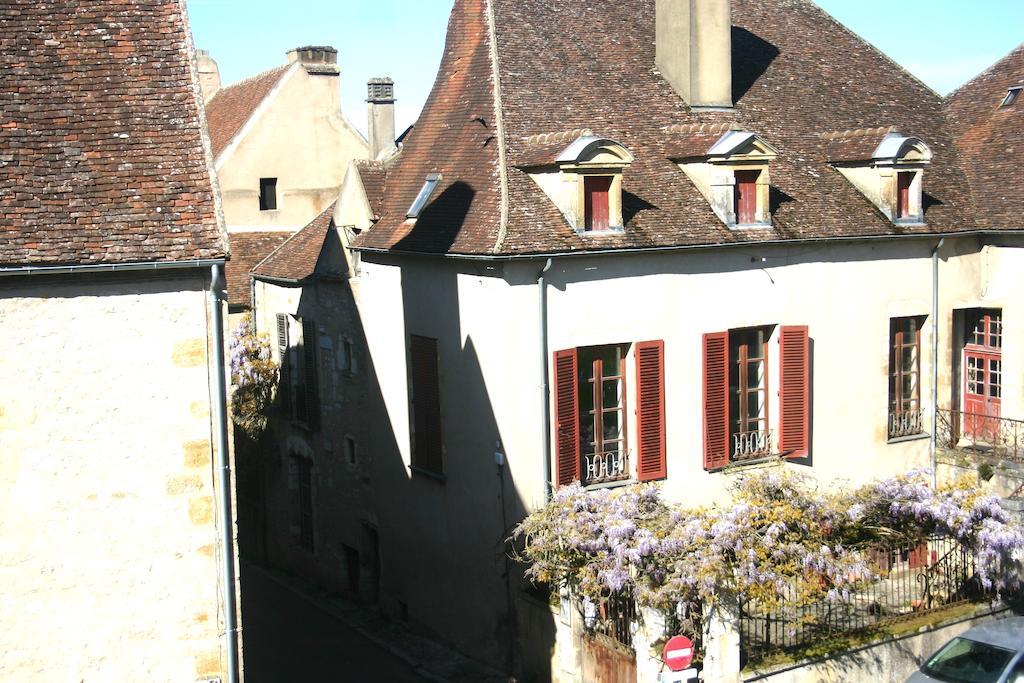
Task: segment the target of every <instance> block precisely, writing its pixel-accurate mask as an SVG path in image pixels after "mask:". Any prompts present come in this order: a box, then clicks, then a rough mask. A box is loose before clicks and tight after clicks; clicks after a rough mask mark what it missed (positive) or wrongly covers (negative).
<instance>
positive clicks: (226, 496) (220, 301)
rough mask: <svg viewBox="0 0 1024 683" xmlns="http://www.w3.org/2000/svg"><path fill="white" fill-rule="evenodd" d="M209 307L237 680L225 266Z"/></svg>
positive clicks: (230, 641) (231, 669)
mask: <svg viewBox="0 0 1024 683" xmlns="http://www.w3.org/2000/svg"><path fill="white" fill-rule="evenodd" d="M210 307H211V308H212V309H213V358H214V363H213V387H214V397H213V413H214V420H213V428H214V431H215V432H216V437H217V483H218V485H219V491H218V493H217V495H218V500H217V503H218V504H219V507H220V544H221V549H220V551H221V552H220V557H221V562H222V564H223V566H222V568H221V571H222V574H223V577H224V635H225V637H226V638H227V643H226V646H227V651H228V671H227V673H228V680H227V681H226V683H238V621H237V613H238V608H237V605H236V604H235V546H234V539H233V538H232V536H231V529H232V526H233V523H232V520H233V515H232V514H231V465H230V463H229V462H228V412H227V405H228V403H227V401H228V394H227V385H226V382H225V380H224V373H225V366H224V267H223V265H221V264H219V263H218V264H215V265H214V266H213V267H212V268H211V269H210Z"/></svg>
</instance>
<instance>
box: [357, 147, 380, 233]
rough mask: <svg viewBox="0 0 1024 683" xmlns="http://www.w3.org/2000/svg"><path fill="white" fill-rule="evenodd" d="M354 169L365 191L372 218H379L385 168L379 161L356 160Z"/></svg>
mask: <svg viewBox="0 0 1024 683" xmlns="http://www.w3.org/2000/svg"><path fill="white" fill-rule="evenodd" d="M356 170H358V171H359V178H360V180H361V181H362V183H363V191H364V192H366V201H367V202H368V203H369V204H370V210H371V211H372V212H373V219H374V220H380V216H381V213H382V211H383V209H384V183H385V181H386V180H387V169H386V168H385V166H384V164H383V163H382V162H380V161H367V160H365V159H360V160H358V161H356Z"/></svg>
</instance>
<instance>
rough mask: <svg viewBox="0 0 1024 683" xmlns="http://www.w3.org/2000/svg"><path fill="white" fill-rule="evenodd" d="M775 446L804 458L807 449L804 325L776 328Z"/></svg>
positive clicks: (808, 355) (808, 407)
mask: <svg viewBox="0 0 1024 683" xmlns="http://www.w3.org/2000/svg"><path fill="white" fill-rule="evenodd" d="M779 347H780V348H779V354H780V355H779V405H780V406H781V409H780V417H779V432H780V434H779V449H780V450H782V451H783V452H785V451H792V452H791V453H790V454H789V455H788V456H786V457H789V458H806V457H807V454H808V453H809V451H810V445H811V444H810V428H811V345H810V339H809V338H808V335H807V326H806V325H799V326H792V327H783V328H782V329H781V330H780V331H779Z"/></svg>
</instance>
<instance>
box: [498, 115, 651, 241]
mask: <svg viewBox="0 0 1024 683" xmlns="http://www.w3.org/2000/svg"><path fill="white" fill-rule="evenodd" d="M586 133H587V134H582V133H577V134H576V135H575V137H573V136H572V135H567V134H554V135H553V136H550V137H551V138H553V139H548V138H549V136H539V138H538V139H532V140H531V141H532V142H533V144H532V145H529V146H528V149H527V152H526V154H525V155H524V156H523V157H522V158H521V159H520V160H519V162H518V163H517V166H519V167H520V168H522V169H523V170H525V171H526V172H527V173H528V174H529V176H530V178H531V179H533V181H534V182H535V183H537V185H538V186H539V187H540V188H541V189H542V190H543V191H544V194H546V195H547V196H548V198H549V199H550V200H551V201H552V202H553V203H554V204H555V206H557V207H558V209H559V211H561V213H562V215H563V216H565V219H566V221H568V223H569V225H571V226H572V228H573V229H574V230H575V231H576V232H577V233H579V234H584V235H591V234H593V235H600V234H608V233H615V232H621V231H622V230H624V229H625V226H624V225H623V220H622V177H623V172H624V171H625V170H626V169H627V168H628V167H629V165H630V164H631V163H633V155H632V154H631V153H630V151H629V150H628V149H626V148H625V147H623V146H622V145H620V144H619V143H617V142H615V141H613V140H609V139H607V138H601V137H597V136H595V135H590V134H589V131H586Z"/></svg>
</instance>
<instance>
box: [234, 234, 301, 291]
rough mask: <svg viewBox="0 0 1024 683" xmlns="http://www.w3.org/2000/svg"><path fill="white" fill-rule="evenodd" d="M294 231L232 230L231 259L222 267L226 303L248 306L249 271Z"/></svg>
mask: <svg viewBox="0 0 1024 683" xmlns="http://www.w3.org/2000/svg"><path fill="white" fill-rule="evenodd" d="M294 234H295V233H294V232H293V231H291V230H287V231H273V232H270V231H268V232H232V233H228V240H229V241H230V242H231V260H230V261H228V264H227V267H226V268H225V269H224V277H225V279H226V280H227V282H228V303H229V304H231V305H232V306H250V305H251V304H252V302H251V301H249V295H250V292H249V271H251V270H252V269H253V267H254V266H255V265H256V264H257V263H259V262H260V261H262V260H263V259H265V258H266V257H267V256H268V255H269V254H270V252H272V251H274V250H275V249H277V248H278V247H279V246H281V245H282V244H284V241H285V240H287V239H288V238H289V237H291V236H292V235H294Z"/></svg>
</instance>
